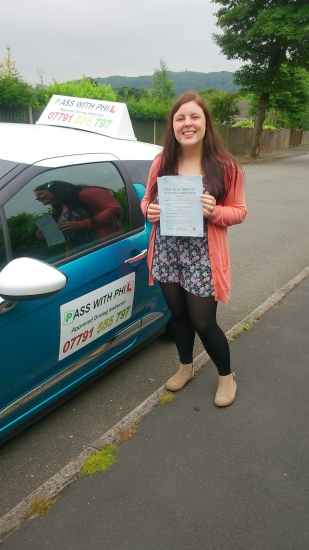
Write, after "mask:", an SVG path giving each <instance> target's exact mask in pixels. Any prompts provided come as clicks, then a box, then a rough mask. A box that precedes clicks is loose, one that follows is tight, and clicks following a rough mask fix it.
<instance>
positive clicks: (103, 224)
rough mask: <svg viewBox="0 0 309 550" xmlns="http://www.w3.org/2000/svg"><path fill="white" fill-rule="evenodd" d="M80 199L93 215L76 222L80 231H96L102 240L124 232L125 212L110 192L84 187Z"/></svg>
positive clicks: (98, 188) (79, 194) (100, 188)
mask: <svg viewBox="0 0 309 550" xmlns="http://www.w3.org/2000/svg"><path fill="white" fill-rule="evenodd" d="M78 198H79V200H80V201H81V202H82V203H84V204H85V205H87V206H88V207H89V208H90V210H91V211H92V213H93V214H92V216H91V217H89V218H85V219H84V220H80V221H77V222H76V225H77V226H78V228H79V229H95V230H96V231H97V233H98V235H99V237H100V238H101V240H105V238H106V237H108V236H109V235H114V234H116V233H117V232H119V231H121V232H122V224H121V215H122V212H123V210H122V207H121V205H120V204H119V202H118V201H117V200H116V199H115V198H114V197H113V196H112V195H111V193H110V192H109V191H107V190H106V189H104V188H102V187H91V186H89V187H84V188H83V189H81V191H80V192H79V193H78Z"/></svg>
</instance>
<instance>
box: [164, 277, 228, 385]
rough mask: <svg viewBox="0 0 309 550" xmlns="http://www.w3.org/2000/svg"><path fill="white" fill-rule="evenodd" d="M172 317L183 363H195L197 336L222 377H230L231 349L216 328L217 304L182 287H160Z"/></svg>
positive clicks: (168, 284) (211, 298)
mask: <svg viewBox="0 0 309 550" xmlns="http://www.w3.org/2000/svg"><path fill="white" fill-rule="evenodd" d="M160 286H161V289H162V292H163V295H164V298H165V300H166V303H167V305H168V308H169V309H170V311H171V314H172V327H173V334H174V339H175V343H176V346H177V350H178V353H179V358H180V362H181V363H183V364H184V365H187V364H189V363H192V361H193V345H194V338H195V332H197V334H198V335H199V337H200V339H201V341H202V343H203V346H204V348H205V350H206V351H207V353H208V355H209V357H210V358H211V359H212V361H213V362H214V364H215V365H216V367H217V369H218V372H219V375H220V376H226V375H228V374H231V366H230V349H229V344H228V341H227V339H226V336H225V334H224V332H223V331H222V330H221V328H220V327H219V326H218V324H217V319H216V313H217V302H216V301H215V299H214V298H213V297H210V298H202V297H200V296H195V295H194V294H191V293H190V292H187V291H186V290H184V288H182V287H181V286H180V284H179V283H160Z"/></svg>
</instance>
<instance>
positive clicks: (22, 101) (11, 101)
mask: <svg viewBox="0 0 309 550" xmlns="http://www.w3.org/2000/svg"><path fill="white" fill-rule="evenodd" d="M6 51H7V55H6V56H4V58H3V62H2V63H0V105H1V107H5V108H12V107H28V106H29V105H33V103H34V93H33V88H32V87H31V86H30V84H27V83H26V82H24V81H23V80H22V78H21V76H20V75H19V73H18V72H17V70H16V67H15V61H12V59H11V48H10V46H7V48H6Z"/></svg>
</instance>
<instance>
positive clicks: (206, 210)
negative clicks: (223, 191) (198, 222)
mask: <svg viewBox="0 0 309 550" xmlns="http://www.w3.org/2000/svg"><path fill="white" fill-rule="evenodd" d="M201 201H202V206H203V216H204V218H209V216H211V214H212V213H213V211H214V208H215V206H216V199H215V197H213V196H212V195H202V196H201Z"/></svg>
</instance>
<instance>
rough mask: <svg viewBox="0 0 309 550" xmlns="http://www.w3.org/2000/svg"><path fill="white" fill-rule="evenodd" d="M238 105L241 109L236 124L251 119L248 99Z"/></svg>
mask: <svg viewBox="0 0 309 550" xmlns="http://www.w3.org/2000/svg"><path fill="white" fill-rule="evenodd" d="M236 105H237V107H238V109H239V111H240V112H239V115H236V116H235V122H239V121H240V120H248V118H251V117H249V114H248V113H249V101H248V100H247V99H240V100H239V101H237V102H236Z"/></svg>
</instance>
